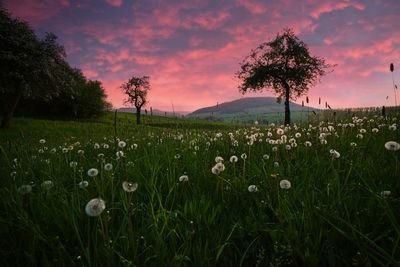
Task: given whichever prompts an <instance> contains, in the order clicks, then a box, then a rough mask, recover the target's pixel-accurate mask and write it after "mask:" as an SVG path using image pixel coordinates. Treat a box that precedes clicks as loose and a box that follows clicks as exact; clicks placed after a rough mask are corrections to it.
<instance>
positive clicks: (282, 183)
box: [279, 180, 292, 189]
mask: <svg viewBox="0 0 400 267" xmlns="http://www.w3.org/2000/svg"><path fill="white" fill-rule="evenodd" d="M279 186H280V187H281V188H282V189H289V188H290V187H291V186H292V184H291V183H290V181H288V180H281V181H280V182H279Z"/></svg>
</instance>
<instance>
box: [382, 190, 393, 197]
mask: <svg viewBox="0 0 400 267" xmlns="http://www.w3.org/2000/svg"><path fill="white" fill-rule="evenodd" d="M391 193H392V192H390V191H388V190H385V191H382V192H381V197H388V196H390V194H391Z"/></svg>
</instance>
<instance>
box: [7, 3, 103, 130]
mask: <svg viewBox="0 0 400 267" xmlns="http://www.w3.org/2000/svg"><path fill="white" fill-rule="evenodd" d="M66 56H67V55H66V51H65V49H64V47H63V46H62V45H60V44H59V43H58V42H57V36H56V35H55V34H53V33H46V34H45V36H44V37H43V38H39V37H38V36H36V34H35V33H34V30H33V29H32V28H31V27H30V25H29V24H28V23H27V22H25V21H22V20H21V19H19V18H13V17H12V16H11V14H10V13H9V12H8V11H7V10H6V9H5V8H4V7H2V6H0V105H1V106H0V109H1V110H0V111H1V112H2V113H1V114H2V120H1V125H0V127H1V128H2V129H4V128H8V127H9V126H10V121H11V119H12V118H13V116H14V115H15V114H17V115H18V114H19V115H25V116H46V117H48V116H51V117H53V118H91V117H96V116H99V115H101V114H102V113H103V112H104V111H105V110H107V108H110V107H111V104H109V103H107V101H106V94H105V91H104V88H103V86H102V84H101V82H100V81H92V80H89V79H87V78H86V77H85V76H84V75H83V73H82V71H81V70H79V69H77V68H73V67H71V66H70V65H69V64H68V62H67V61H66ZM50 114H51V115H50Z"/></svg>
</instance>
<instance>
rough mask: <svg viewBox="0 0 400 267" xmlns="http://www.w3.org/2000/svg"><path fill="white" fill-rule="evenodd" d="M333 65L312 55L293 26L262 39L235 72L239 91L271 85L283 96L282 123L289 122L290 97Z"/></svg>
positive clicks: (301, 90)
mask: <svg viewBox="0 0 400 267" xmlns="http://www.w3.org/2000/svg"><path fill="white" fill-rule="evenodd" d="M332 67H333V66H332V65H329V64H326V63H325V60H324V59H322V58H319V57H315V56H314V57H313V56H311V55H310V53H309V51H308V47H307V45H306V44H305V43H304V42H302V41H301V40H300V39H299V38H298V37H297V36H296V35H295V34H294V32H293V30H292V29H284V30H283V32H282V33H278V34H277V36H276V38H275V39H274V40H272V41H269V42H265V43H262V44H261V45H259V46H258V47H257V48H256V49H255V50H252V52H251V54H250V55H249V56H247V57H246V58H245V59H244V60H243V62H242V63H241V66H240V71H238V72H237V73H236V76H237V77H238V78H239V79H240V80H241V81H242V82H241V84H240V85H239V91H240V92H242V93H243V94H244V93H246V92H247V91H260V90H264V89H272V90H273V91H274V92H275V94H277V95H278V101H279V100H280V99H282V98H284V99H285V124H290V107H289V101H290V99H292V100H295V99H296V98H297V97H300V96H301V95H304V94H305V93H307V91H308V87H309V86H310V85H315V84H316V83H317V82H318V81H319V78H320V77H321V76H323V75H325V74H326V73H327V71H328V70H329V69H331V68H332Z"/></svg>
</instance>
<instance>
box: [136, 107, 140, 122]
mask: <svg viewBox="0 0 400 267" xmlns="http://www.w3.org/2000/svg"><path fill="white" fill-rule="evenodd" d="M136 124H140V108H136Z"/></svg>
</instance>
